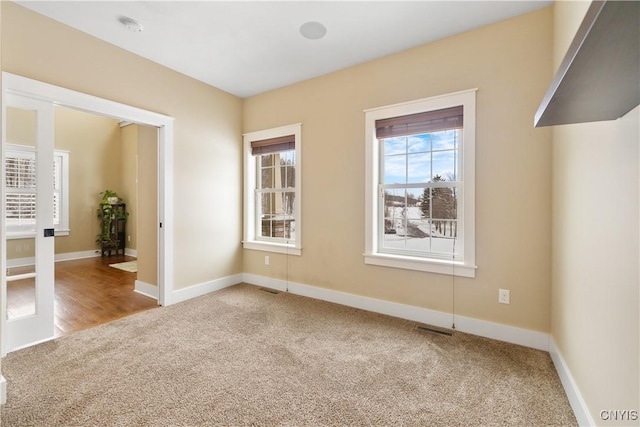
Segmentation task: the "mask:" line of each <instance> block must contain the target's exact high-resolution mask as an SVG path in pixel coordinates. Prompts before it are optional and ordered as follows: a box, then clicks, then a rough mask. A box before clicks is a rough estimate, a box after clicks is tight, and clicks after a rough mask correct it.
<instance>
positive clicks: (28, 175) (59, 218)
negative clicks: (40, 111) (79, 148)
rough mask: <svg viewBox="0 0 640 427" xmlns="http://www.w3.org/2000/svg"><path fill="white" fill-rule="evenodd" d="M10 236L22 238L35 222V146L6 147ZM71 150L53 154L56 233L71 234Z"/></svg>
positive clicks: (6, 182) (7, 214) (7, 217)
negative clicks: (69, 196)
mask: <svg viewBox="0 0 640 427" xmlns="http://www.w3.org/2000/svg"><path fill="white" fill-rule="evenodd" d="M5 186H6V221H7V238H9V239H10V238H20V237H22V235H23V234H25V233H27V232H30V231H33V228H34V226H35V223H36V152H35V148H34V147H29V146H23V145H7V146H6V148H5ZM68 195H69V153H68V152H67V151H61V150H55V151H54V155H53V203H54V206H53V225H54V229H55V234H56V236H66V235H68V234H69V198H68Z"/></svg>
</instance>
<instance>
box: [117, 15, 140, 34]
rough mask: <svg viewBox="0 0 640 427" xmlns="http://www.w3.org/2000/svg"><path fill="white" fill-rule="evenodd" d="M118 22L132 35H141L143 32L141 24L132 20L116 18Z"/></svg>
mask: <svg viewBox="0 0 640 427" xmlns="http://www.w3.org/2000/svg"><path fill="white" fill-rule="evenodd" d="M118 21H120V23H121V24H122V25H124V26H125V27H127V30H129V31H131V32H132V33H141V32H142V30H144V27H143V26H142V24H141V23H140V22H138V21H136V20H135V19H133V18H128V17H126V16H121V17H119V18H118Z"/></svg>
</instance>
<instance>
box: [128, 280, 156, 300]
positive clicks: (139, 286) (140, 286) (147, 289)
mask: <svg viewBox="0 0 640 427" xmlns="http://www.w3.org/2000/svg"><path fill="white" fill-rule="evenodd" d="M133 292H137V293H139V294H140V295H144V296H145V297H149V298H153V299H155V300H157V299H158V287H157V286H156V285H150V284H149V283H145V282H142V281H140V280H137V279H136V281H135V288H134V290H133Z"/></svg>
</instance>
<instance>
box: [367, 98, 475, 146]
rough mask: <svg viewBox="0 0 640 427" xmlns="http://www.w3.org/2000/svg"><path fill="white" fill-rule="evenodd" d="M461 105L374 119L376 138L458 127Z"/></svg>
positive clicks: (460, 126)
mask: <svg viewBox="0 0 640 427" xmlns="http://www.w3.org/2000/svg"><path fill="white" fill-rule="evenodd" d="M462 113H463V109H462V105H460V106H457V107H451V108H445V109H442V110H434V111H427V112H425V113H417V114H409V115H406V116H398V117H391V118H388V119H381V120H376V138H378V139H382V138H392V137H395V136H406V135H419V134H423V133H429V132H438V131H443V130H448V129H460V128H462V124H463V114H462Z"/></svg>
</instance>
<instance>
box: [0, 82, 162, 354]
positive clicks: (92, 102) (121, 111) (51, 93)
mask: <svg viewBox="0 0 640 427" xmlns="http://www.w3.org/2000/svg"><path fill="white" fill-rule="evenodd" d="M2 90H3V98H2V100H3V101H2V102H3V114H4V111H5V104H6V102H7V101H6V100H7V95H17V96H20V97H23V98H31V99H33V100H37V101H38V102H43V103H46V104H49V105H50V107H51V108H53V106H54V105H60V106H64V107H68V108H74V109H77V110H81V111H85V112H88V113H93V114H98V115H102V116H106V117H112V118H116V119H120V120H123V121H129V122H133V123H138V124H142V125H148V126H153V127H157V128H158V221H159V224H158V276H157V277H158V283H157V285H158V303H159V304H160V305H170V304H172V302H173V297H172V295H173V294H172V291H173V263H172V260H173V206H172V204H171V201H172V200H173V121H174V119H173V118H172V117H169V116H165V115H162V114H158V113H154V112H151V111H147V110H142V109H140V108H136V107H132V106H129V105H125V104H120V103H117V102H114V101H109V100H106V99H103V98H98V97H95V96H92V95H88V94H84V93H80V92H76V91H73V90H70V89H66V88H62V87H59V86H54V85H51V84H48V83H44V82H39V81H36V80H32V79H28V78H25V77H21V76H17V75H14V74H11V73H6V72H3V73H2ZM52 120H53V119H52ZM3 123H4V118H3ZM52 129H53V122H52ZM4 132H5V130H4V126H3V143H4V142H5V141H6V139H5V134H4ZM3 145H4V144H3ZM51 155H52V156H53V144H52V147H51ZM52 158H53V157H52ZM3 176H4V175H3ZM5 193H6V191H5V188H4V184H3V186H2V194H1V198H2V200H4V198H5ZM51 197H53V196H51ZM50 205H52V203H51V204H50ZM3 206H4V205H3ZM4 224H5V211H4V209H2V213H1V214H0V239H1V240H2V242H3V243H2V244H3V247H2V248H1V250H2V254H0V260H1V261H0V267H1V268H2V271H3V273H2V275H1V282H2V283H1V284H0V285H1V286H0V287H1V288H2V289H1V294H0V298H1V300H0V301H1V302H2V304H1V305H2V316H1V322H0V327H1V332H2V333H1V334H0V336H1V337H2V341H1V343H0V344H1V345H0V353H1V355H2V356H4V355H6V354H7V352H8V351H12V350H15V349H16V348H15V347H14V348H10V347H9V345H8V341H7V339H5V334H6V331H7V321H6V281H5V279H6V277H5V272H6V265H5V264H6V263H5V261H4V259H5V258H6V257H5V255H4V254H5V250H6V247H4V242H5V232H6V230H5V227H4ZM49 240H50V241H51V242H52V243H51V244H52V245H53V239H51V238H50V239H49ZM53 256H54V255H53V250H52V251H51V268H52V269H53ZM51 289H52V291H51V292H53V287H52V288H51ZM45 297H47V298H48V297H50V299H51V301H52V304H51V306H52V307H53V293H51V295H49V296H47V295H45Z"/></svg>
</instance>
